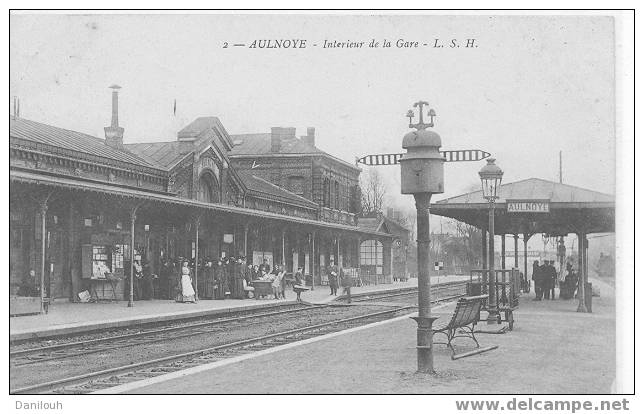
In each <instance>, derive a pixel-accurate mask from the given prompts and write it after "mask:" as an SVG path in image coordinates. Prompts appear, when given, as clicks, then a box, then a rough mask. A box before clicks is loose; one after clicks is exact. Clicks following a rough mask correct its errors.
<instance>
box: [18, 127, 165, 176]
mask: <svg viewBox="0 0 644 414" xmlns="http://www.w3.org/2000/svg"><path fill="white" fill-rule="evenodd" d="M9 137H10V139H11V140H14V141H17V140H19V141H21V142H20V143H21V144H23V145H27V146H29V144H40V145H43V146H46V147H49V148H50V149H64V150H68V151H72V152H74V153H77V155H83V154H84V155H90V156H93V157H99V158H104V159H110V160H115V161H120V162H124V163H128V164H131V165H135V166H142V167H148V168H155V167H156V166H155V165H154V164H153V163H150V162H148V161H146V160H145V159H143V158H142V157H139V156H138V155H136V154H134V153H132V152H130V151H128V150H127V149H119V148H114V147H111V146H109V145H107V144H106V143H105V140H104V139H101V138H97V137H94V136H92V135H88V134H84V133H82V132H76V131H71V130H69V129H63V128H58V127H55V126H51V125H47V124H43V123H40V122H36V121H30V120H28V119H24V118H14V117H11V116H10V117H9Z"/></svg>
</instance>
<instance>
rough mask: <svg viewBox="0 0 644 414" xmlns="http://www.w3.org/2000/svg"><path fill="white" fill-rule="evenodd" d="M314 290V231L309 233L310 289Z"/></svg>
mask: <svg viewBox="0 0 644 414" xmlns="http://www.w3.org/2000/svg"><path fill="white" fill-rule="evenodd" d="M313 290H315V231H314V232H313V233H311V291H313Z"/></svg>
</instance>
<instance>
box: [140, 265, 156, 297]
mask: <svg viewBox="0 0 644 414" xmlns="http://www.w3.org/2000/svg"><path fill="white" fill-rule="evenodd" d="M141 273H142V277H141V281H140V283H141V299H143V300H150V299H152V296H154V281H153V280H152V278H153V277H154V276H152V266H151V265H150V262H148V261H147V260H143V266H142V269H141Z"/></svg>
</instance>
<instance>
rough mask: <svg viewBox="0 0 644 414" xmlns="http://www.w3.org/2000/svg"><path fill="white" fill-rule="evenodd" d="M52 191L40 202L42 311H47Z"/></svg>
mask: <svg viewBox="0 0 644 414" xmlns="http://www.w3.org/2000/svg"><path fill="white" fill-rule="evenodd" d="M51 194H52V193H51V192H50V193H49V195H48V196H47V197H45V199H44V200H43V201H42V202H41V203H40V244H41V249H40V313H45V257H46V248H47V209H48V206H47V200H48V199H49V197H50V196H51Z"/></svg>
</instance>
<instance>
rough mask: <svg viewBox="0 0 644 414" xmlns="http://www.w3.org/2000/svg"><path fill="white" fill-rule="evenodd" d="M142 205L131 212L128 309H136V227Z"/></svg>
mask: <svg viewBox="0 0 644 414" xmlns="http://www.w3.org/2000/svg"><path fill="white" fill-rule="evenodd" d="M140 206H141V204H138V205H136V206H134V207H132V209H131V210H130V293H129V295H128V300H127V307H128V308H131V307H134V225H135V224H136V212H137V211H138V209H139V207H140Z"/></svg>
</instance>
